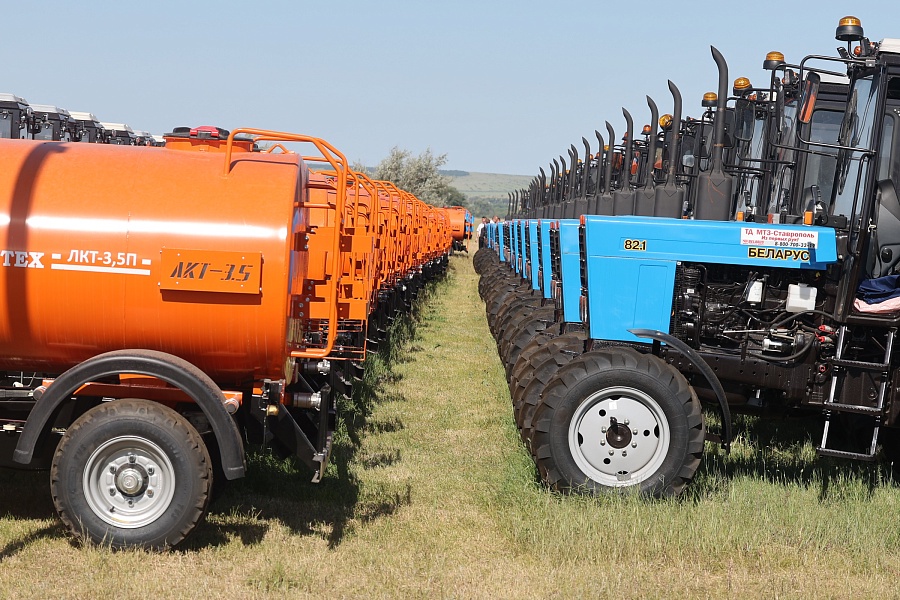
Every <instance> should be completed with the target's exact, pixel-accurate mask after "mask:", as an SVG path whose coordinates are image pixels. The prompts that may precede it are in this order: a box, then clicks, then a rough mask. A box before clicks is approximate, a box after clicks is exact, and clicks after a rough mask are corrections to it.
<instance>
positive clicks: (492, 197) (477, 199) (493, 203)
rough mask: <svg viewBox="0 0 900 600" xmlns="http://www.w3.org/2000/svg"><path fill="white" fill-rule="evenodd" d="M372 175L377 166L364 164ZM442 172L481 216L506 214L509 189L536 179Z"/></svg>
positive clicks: (492, 174) (447, 170)
mask: <svg viewBox="0 0 900 600" xmlns="http://www.w3.org/2000/svg"><path fill="white" fill-rule="evenodd" d="M365 170H366V172H367V173H368V174H369V175H371V174H372V173H374V171H375V168H374V167H365ZM440 173H441V175H446V176H447V177H449V178H450V185H452V186H453V187H455V188H456V189H458V190H459V191H460V192H462V194H463V195H464V196H465V197H466V202H465V204H466V208H468V209H469V210H470V211H471V212H472V214H474V215H475V217H476V218H478V217H490V216H493V215H498V216H501V217H502V216H506V210H507V205H508V203H509V196H508V195H507V194H508V193H509V192H514V191H515V190H519V189H522V188H527V187H528V184H530V183H531V180H532V179H533V177H532V176H529V175H505V174H502V173H477V172H474V171H460V170H454V169H442V170H441V171H440Z"/></svg>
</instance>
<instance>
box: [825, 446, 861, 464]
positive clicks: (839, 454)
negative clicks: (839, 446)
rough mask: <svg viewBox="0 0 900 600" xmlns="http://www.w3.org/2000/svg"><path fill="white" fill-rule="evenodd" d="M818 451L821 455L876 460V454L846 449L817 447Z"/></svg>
mask: <svg viewBox="0 0 900 600" xmlns="http://www.w3.org/2000/svg"><path fill="white" fill-rule="evenodd" d="M816 453H817V454H818V455H819V456H831V457H834V458H847V459H850V460H863V461H866V462H873V461H874V460H875V455H874V454H865V453H862V452H845V451H844V450H832V449H830V448H821V447H820V448H816Z"/></svg>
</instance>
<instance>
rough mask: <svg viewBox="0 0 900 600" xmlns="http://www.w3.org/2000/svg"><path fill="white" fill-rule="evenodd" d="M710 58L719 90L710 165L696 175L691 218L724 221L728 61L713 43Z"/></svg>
mask: <svg viewBox="0 0 900 600" xmlns="http://www.w3.org/2000/svg"><path fill="white" fill-rule="evenodd" d="M710 50H712V55H713V60H715V61H716V67H718V69H719V90H718V99H717V100H716V117H715V119H716V120H715V123H714V125H713V145H712V153H711V155H710V168H709V170H708V171H705V172H703V173H700V175H699V176H698V177H697V204H696V206H694V218H695V219H698V220H701V221H728V220H730V219H731V214H732V212H733V211H732V208H731V204H732V189H733V185H734V182H733V178H732V176H731V175H729V174H727V173H725V171H724V169H723V166H722V163H723V160H722V153H723V151H724V148H723V145H724V143H725V112H726V111H725V105H726V103H727V100H728V64H727V63H726V62H725V57H723V56H722V53H721V52H719V51H718V50H717V49H716V47H715V46H710Z"/></svg>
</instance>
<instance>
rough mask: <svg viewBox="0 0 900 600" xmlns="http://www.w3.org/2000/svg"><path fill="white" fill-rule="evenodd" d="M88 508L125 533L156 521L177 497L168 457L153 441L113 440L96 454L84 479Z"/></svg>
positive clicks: (96, 451)
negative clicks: (127, 530) (174, 497)
mask: <svg viewBox="0 0 900 600" xmlns="http://www.w3.org/2000/svg"><path fill="white" fill-rule="evenodd" d="M82 485H83V486H84V495H85V499H86V500H87V503H88V506H90V508H91V510H92V511H93V512H94V514H95V515H97V517H99V518H100V519H102V520H103V521H105V522H106V523H108V524H110V525H114V526H116V527H120V528H122V529H135V528H138V527H144V526H146V525H149V524H150V523H153V522H154V521H156V520H157V519H158V518H159V517H160V516H162V514H163V513H165V511H166V509H168V508H169V505H170V504H171V503H172V497H173V496H174V494H175V471H174V469H173V467H172V463H171V461H169V457H168V456H166V453H165V452H163V450H162V449H161V448H160V447H159V446H157V445H156V444H154V443H153V442H151V441H150V440H148V439H146V438H142V437H138V436H120V437H116V438H113V439H111V440H109V441H107V442H105V443H104V444H102V445H101V446H100V447H99V448H97V449H96V450H94V452H93V453H92V454H91V456H90V457H89V458H88V461H87V463H86V464H85V467H84V474H83V476H82Z"/></svg>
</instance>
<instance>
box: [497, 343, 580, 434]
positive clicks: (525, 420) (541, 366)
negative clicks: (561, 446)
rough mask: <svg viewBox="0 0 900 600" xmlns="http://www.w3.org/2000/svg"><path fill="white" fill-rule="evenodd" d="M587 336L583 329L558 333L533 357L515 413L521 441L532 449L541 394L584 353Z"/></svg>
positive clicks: (514, 407) (518, 394) (518, 395)
mask: <svg viewBox="0 0 900 600" xmlns="http://www.w3.org/2000/svg"><path fill="white" fill-rule="evenodd" d="M586 338H587V336H586V335H584V334H583V333H582V332H577V333H572V334H566V335H561V336H559V337H558V338H557V339H556V340H555V341H554V342H553V343H552V344H550V345H548V346H547V347H546V350H545V351H544V352H539V353H538V354H537V355H536V356H534V357H532V360H531V364H532V369H531V377H530V379H528V381H527V382H524V383H525V385H524V387H522V383H523V382H519V386H520V389H521V392H520V393H517V400H515V401H514V404H513V415H514V416H515V419H516V426H518V428H519V433H520V434H521V436H522V441H524V442H525V445H526V446H528V447H529V448H530V443H531V421H532V417H533V416H534V411H535V409H536V408H537V405H538V403H539V402H540V400H541V393H542V392H543V391H544V389H545V388H546V387H547V384H548V383H550V381H551V380H552V379H553V378H554V377H555V376H556V374H557V372H558V371H559V370H560V369H561V368H562V367H564V366H566V365H567V364H569V363H570V362H572V360H574V359H575V358H577V357H578V356H581V355H582V354H583V353H584V342H585V339H586Z"/></svg>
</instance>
